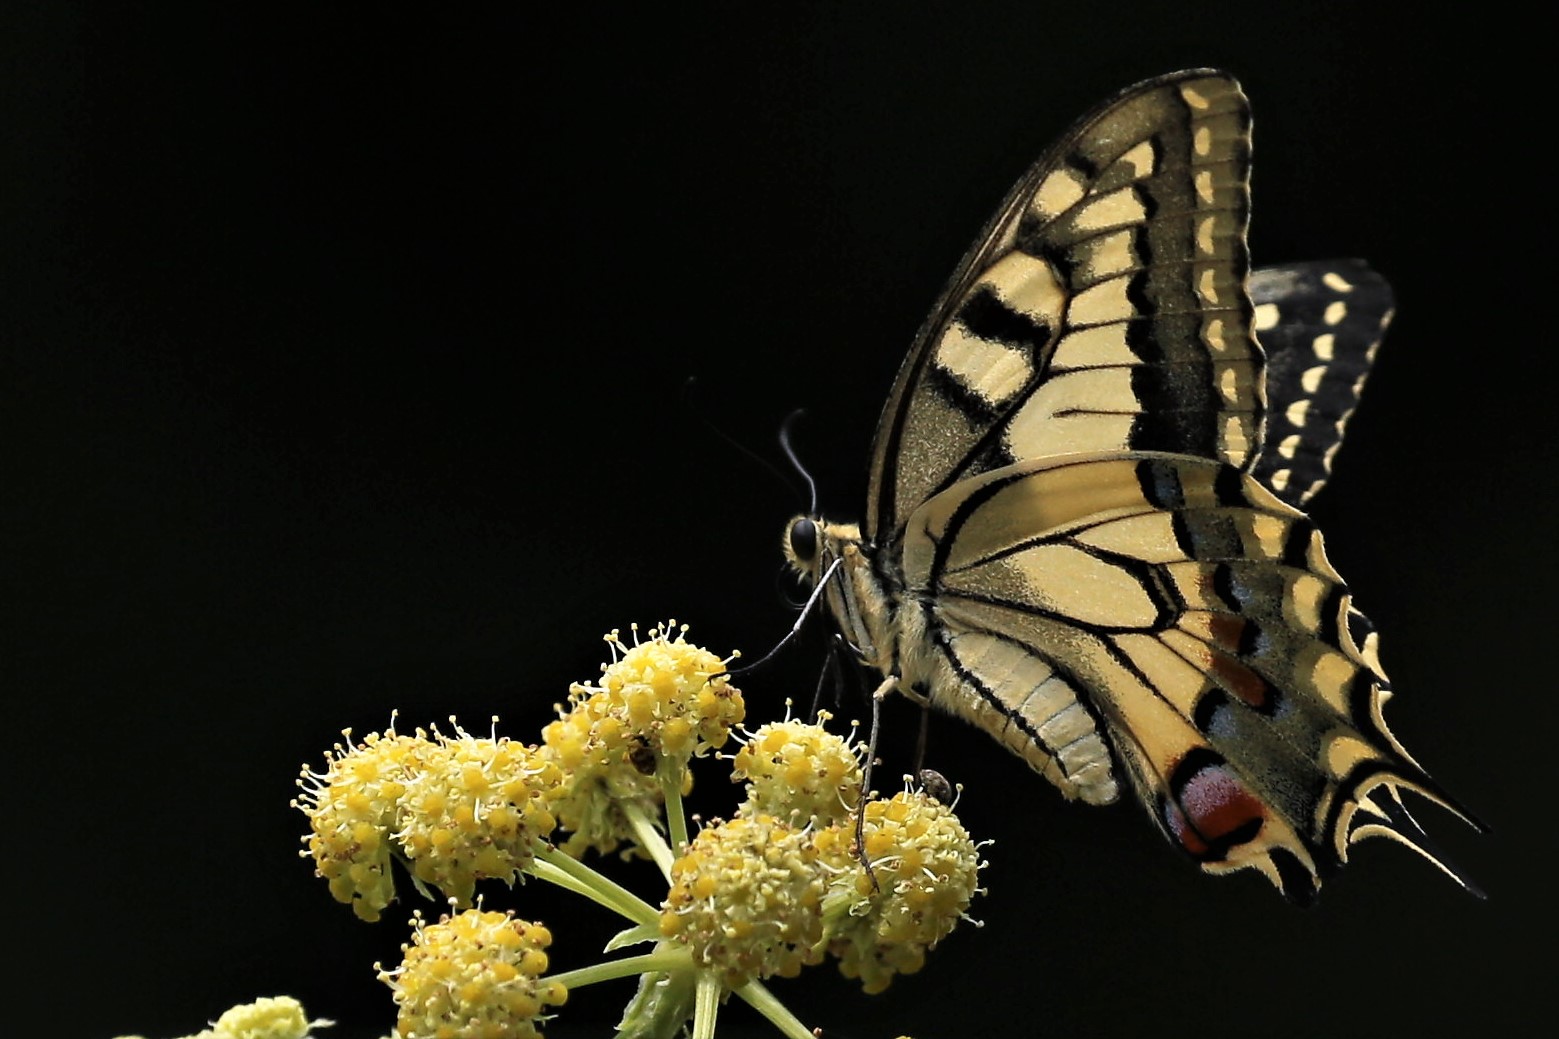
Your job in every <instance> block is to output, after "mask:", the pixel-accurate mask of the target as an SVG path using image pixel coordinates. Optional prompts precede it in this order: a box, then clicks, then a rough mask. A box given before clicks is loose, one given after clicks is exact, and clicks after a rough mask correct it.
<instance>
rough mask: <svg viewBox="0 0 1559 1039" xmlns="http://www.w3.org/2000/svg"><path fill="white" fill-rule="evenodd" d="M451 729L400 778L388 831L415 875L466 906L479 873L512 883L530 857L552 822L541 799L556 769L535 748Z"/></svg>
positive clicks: (557, 776)
mask: <svg viewBox="0 0 1559 1039" xmlns="http://www.w3.org/2000/svg"><path fill="white" fill-rule="evenodd" d="M456 732H457V734H458V735H457V736H455V737H454V738H446V737H443V736H440V737H439V742H438V743H437V744H436V747H435V749H433V750H432V751H431V752H430V753H429V754H428V757H427V758H426V759H425V760H424V762H423V768H422V771H421V772H419V773H418V774H416V775H415V776H414V777H412V779H411V782H410V783H408V784H407V787H406V793H405V795H404V796H403V797H402V799H401V804H402V814H401V818H402V819H403V820H404V823H403V826H402V828H401V829H400V831H399V832H397V833H396V834H395V835H394V836H395V838H396V840H397V841H399V842H400V846H401V847H402V848H403V849H404V850H405V852H406V857H407V858H408V859H410V860H411V865H412V872H413V874H414V875H415V876H416V877H417V879H418V880H421V881H423V882H424V883H428V884H432V885H433V886H434V887H436V888H438V889H439V890H440V891H442V892H444V894H445V895H447V896H449V897H450V898H453V899H454V900H455V901H456V902H457V903H458V904H460V905H462V906H465V905H469V904H470V903H471V896H472V894H473V893H474V891H475V888H476V882H477V880H478V879H482V878H489V877H491V878H496V879H498V880H502V881H503V882H504V883H506V884H509V885H510V886H513V884H514V881H515V878H517V877H518V876H519V874H520V871H521V870H523V869H525V868H526V867H527V866H529V865H530V864H531V861H532V860H533V859H534V858H535V855H536V848H537V846H538V845H539V844H541V842H543V841H544V840H545V839H546V837H547V836H548V835H549V834H550V833H552V831H553V829H554V828H555V827H556V826H557V821H556V820H555V819H554V818H553V816H552V813H551V812H550V811H549V810H548V807H547V805H548V802H549V801H550V800H551V798H552V797H553V796H554V794H555V792H556V790H557V788H558V786H559V785H560V784H561V782H562V778H563V777H562V773H561V772H559V771H558V767H557V766H556V765H554V764H553V763H552V762H550V761H546V760H544V759H543V758H542V757H541V756H540V754H538V753H537V751H536V750H535V749H534V748H531V747H527V746H525V745H524V744H521V743H514V742H512V741H510V740H506V739H496V738H491V739H479V738H477V737H474V736H471V735H470V734H469V733H466V732H464V731H462V730H460V729H459V728H458V727H457V728H456Z"/></svg>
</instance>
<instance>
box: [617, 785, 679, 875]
mask: <svg viewBox="0 0 1559 1039" xmlns="http://www.w3.org/2000/svg"><path fill="white" fill-rule="evenodd" d="M678 807H679V809H680V806H678ZM622 810H623V814H624V815H626V816H627V817H628V825H629V826H631V827H633V836H634V838H635V839H636V840H637V841H638V842H639V847H641V848H643V849H644V850H645V851H646V852H648V853H649V856H650V858H652V859H654V860H655V865H656V866H657V867H659V869H660V875H661V876H663V877H665V878H666V879H667V880H668V881H669V880H670V879H671V863H672V861H673V860H674V856H673V855H672V854H671V848H670V846H668V845H667V844H666V841H665V839H664V838H662V837H661V835H660V831H659V830H657V829H655V824H654V823H652V822H651V821H650V819H649V816H647V815H645V814H644V810H643V809H642V808H640V807H639V806H638V805H636V804H633V803H631V802H628V803H625V804H623V805H622Z"/></svg>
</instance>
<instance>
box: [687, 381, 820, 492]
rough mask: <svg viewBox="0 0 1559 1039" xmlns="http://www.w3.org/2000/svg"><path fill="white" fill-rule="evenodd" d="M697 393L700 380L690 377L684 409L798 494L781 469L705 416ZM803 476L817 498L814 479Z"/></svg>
mask: <svg viewBox="0 0 1559 1039" xmlns="http://www.w3.org/2000/svg"><path fill="white" fill-rule="evenodd" d="M697 392H698V379H697V377H696V376H692V375H690V376H688V378H687V381H686V382H684V383H683V384H682V406H683V407H684V408H686V409H687V410H688V411H690V412H692V413H693V415H695V416H696V417H697V418H698V421H700V422H702V423H703V424H704V426H705V428H707V429H708V430H709V431H710V432H711V433H713V434H714V435H715V436H717V437H719V438H720V439H721V440H723V441H725V442H726V443H727V444H728V445H730V446H731V447H732V448H734V449H735V450H736V451H737V452H738V453H740V454H742V455H745V456H746V457H747V458H748V459H749V460H751V461H753V462H756V463H758V465H759V466H760V467H761V468H762V469H764V470H765V471H766V472H768V473H769V475H770V476H773V477H774V478H775V479H776V480H778V481H779V482H780V483H781V484H782V485H784V488H785V490H786V491H787V492H788V493H790V494H795V493H796V485H795V484H793V483H791V482H790V479H789V478H788V477H787V476H786V475H785V474H784V473H783V472H781V471H780V469H779V467H777V466H776V465H775V464H774V463H773V462H771V461H769V460H768V459H767V458H764V457H763V456H762V455H760V454H758V452H756V451H754V450H753V449H752V448H750V447H748V446H747V445H746V444H744V443H742V442H741V441H740V440H737V439H736V438H735V437H734V436H732V435H731V434H729V433H727V432H726V431H725V430H723V429H721V428H720V427H719V426H717V425H715V423H714V420H713V419H711V418H710V417H709V416H708V415H707V414H705V413H704V410H703V409H702V408H700V407H698V406H697V402H696V400H695V397H696V396H697ZM792 414H795V413H794V412H792ZM785 421H787V422H788V421H790V420H789V419H788V418H787V419H786V420H785ZM783 442H784V437H783V434H781V443H783ZM791 463H792V464H794V463H795V459H794V458H792V459H791ZM801 475H802V476H804V477H806V481H807V486H808V488H810V489H811V490H812V495H813V497H814V498H815V497H816V494H817V491H816V489H815V488H812V478H811V477H810V476H807V474H806V473H804V472H803V473H802V474H801Z"/></svg>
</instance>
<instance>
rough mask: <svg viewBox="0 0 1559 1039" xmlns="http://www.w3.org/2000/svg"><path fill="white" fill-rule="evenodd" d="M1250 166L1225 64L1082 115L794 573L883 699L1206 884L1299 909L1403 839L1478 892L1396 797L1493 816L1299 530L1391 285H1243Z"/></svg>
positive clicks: (1051, 155) (1321, 271)
mask: <svg viewBox="0 0 1559 1039" xmlns="http://www.w3.org/2000/svg"><path fill="white" fill-rule="evenodd" d="M1249 169H1250V113H1249V109H1248V106H1247V102H1246V99H1245V96H1244V94H1243V93H1241V91H1240V88H1239V85H1238V84H1237V83H1236V82H1235V80H1234V79H1233V78H1232V77H1230V76H1229V75H1227V74H1224V73H1221V72H1216V71H1211V70H1193V71H1186V72H1178V73H1174V74H1172V75H1168V76H1164V77H1162V78H1159V79H1154V80H1150V81H1148V82H1145V83H1141V84H1139V85H1137V86H1134V87H1132V88H1130V89H1128V90H1126V91H1125V92H1124V93H1122V94H1121V95H1119V96H1118V97H1116V98H1115V99H1113V100H1111V101H1109V102H1108V103H1106V104H1105V105H1103V106H1101V107H1100V108H1098V109H1097V110H1095V111H1094V112H1093V113H1092V114H1090V115H1088V116H1086V117H1085V118H1084V119H1082V120H1081V121H1080V122H1079V123H1077V124H1076V126H1075V127H1074V128H1073V129H1072V130H1071V132H1069V133H1068V134H1067V135H1066V136H1065V137H1064V138H1062V140H1061V141H1060V142H1059V143H1058V144H1056V145H1055V146H1054V147H1052V148H1051V150H1050V151H1049V152H1048V153H1047V154H1046V155H1045V156H1044V157H1043V158H1041V159H1040V160H1039V161H1038V162H1037V163H1036V164H1035V165H1034V166H1033V167H1032V168H1031V169H1030V170H1029V171H1028V172H1027V173H1026V174H1025V175H1024V176H1023V178H1022V179H1021V180H1020V181H1019V182H1018V184H1017V186H1016V187H1015V188H1013V190H1012V191H1011V193H1010V194H1009V195H1008V196H1007V198H1006V200H1005V201H1004V202H1003V203H1002V205H1001V207H1000V208H999V209H998V210H997V212H996V215H995V216H994V217H993V218H992V220H991V222H990V223H989V225H988V226H987V227H986V229H985V231H984V233H983V234H982V235H981V236H980V238H979V239H978V240H977V242H976V243H975V245H974V247H973V249H972V250H971V251H970V252H969V254H968V255H967V256H966V257H965V258H964V260H963V262H962V263H961V264H960V266H959V267H958V269H957V271H956V272H955V273H954V275H953V278H952V280H951V282H950V283H949V285H948V287H947V289H946V290H945V291H944V293H943V295H942V298H941V300H940V301H939V302H938V303H937V304H936V307H935V309H934V310H933V311H932V312H931V316H930V318H929V319H928V320H927V322H926V324H925V325H924V326H923V328H922V329H921V331H920V333H919V335H918V337H917V338H916V340H915V344H914V346H913V348H912V349H911V350H910V352H909V356H908V357H907V358H906V359H905V361H904V365H903V367H902V368H901V370H900V371H899V375H898V379H897V381H896V383H895V384H894V387H893V391H892V393H891V395H890V396H889V398H888V402H887V406H886V408H885V409H884V411H883V414H882V418H881V420H880V423H879V425H878V428H877V434H876V440H875V444H874V448H873V453H872V462H871V482H870V486H869V492H868V500H867V511H866V516H865V521H864V523H863V524H861V525H859V526H856V525H844V524H835V523H830V522H827V521H825V520H823V519H821V518H818V517H808V516H800V517H797V518H796V519H794V520H793V521H792V523H791V525H790V527H789V529H788V531H787V535H786V539H785V548H786V553H787V556H788V557H789V559H790V562H791V564H792V565H793V566H794V567H795V568H796V569H797V570H798V571H800V572H801V573H802V574H803V576H804V577H807V578H810V580H811V581H812V582H814V584H815V583H816V582H818V581H822V580H827V581H828V587H827V588H825V589H823V594H824V596H825V600H826V602H827V604H828V607H829V612H830V613H831V614H832V616H833V618H834V620H835V622H836V623H837V625H838V626H839V628H840V631H841V633H842V635H843V636H844V638H845V639H846V640H847V641H848V642H849V644H850V645H851V647H852V648H853V650H854V651H855V652H856V653H857V654H858V655H859V657H860V659H861V660H862V661H863V662H864V663H865V664H867V665H869V666H871V667H873V668H875V669H877V670H878V671H880V672H881V673H882V674H883V675H884V676H885V682H884V691H885V690H887V689H888V688H896V689H898V690H899V691H901V692H903V693H905V694H906V695H908V696H909V697H910V698H911V699H914V700H917V701H919V702H922V703H929V704H930V705H931V706H933V707H936V708H939V709H941V710H943V711H947V712H950V713H952V714H955V715H959V716H961V717H963V718H965V719H967V720H968V721H970V722H972V723H974V724H975V725H977V726H979V727H980V728H982V729H984V730H985V731H987V732H988V733H990V734H991V735H992V736H993V737H995V738H996V739H997V740H998V741H999V742H1001V743H1002V744H1004V745H1005V746H1007V747H1008V748H1009V749H1010V750H1011V751H1012V752H1013V753H1015V754H1017V755H1018V756H1019V757H1021V758H1022V759H1023V760H1025V761H1027V762H1028V763H1029V764H1030V765H1031V766H1032V767H1033V768H1034V770H1035V771H1037V772H1039V773H1040V774H1042V775H1043V776H1044V777H1045V778H1046V779H1048V780H1050V782H1051V783H1053V784H1054V785H1055V786H1056V787H1058V788H1059V789H1060V790H1061V792H1062V793H1063V794H1064V795H1065V796H1066V797H1068V798H1075V799H1078V800H1081V801H1084V802H1087V803H1089V804H1107V803H1110V802H1113V801H1115V800H1116V799H1117V797H1119V796H1120V793H1121V789H1122V787H1125V788H1127V789H1128V790H1130V791H1132V792H1133V793H1135V795H1136V797H1137V798H1138V800H1139V801H1141V803H1142V804H1143V805H1144V806H1145V807H1146V809H1147V811H1148V813H1149V815H1150V816H1151V817H1152V819H1153V821H1154V822H1155V823H1156V824H1157V826H1158V828H1159V829H1160V830H1161V831H1162V832H1163V833H1164V835H1165V836H1166V837H1167V838H1168V839H1169V841H1170V842H1171V843H1172V844H1174V845H1175V846H1176V847H1178V848H1180V849H1181V850H1182V851H1184V852H1186V853H1187V854H1189V855H1190V856H1191V857H1192V858H1193V859H1195V860H1196V861H1198V862H1199V863H1200V864H1201V865H1202V868H1203V869H1205V870H1206V871H1208V872H1210V873H1224V872H1229V871H1233V870H1239V869H1247V868H1251V869H1257V870H1259V871H1260V872H1261V873H1263V874H1264V875H1266V876H1267V877H1268V879H1270V880H1271V881H1272V883H1274V884H1275V885H1276V886H1277V887H1278V889H1279V890H1280V891H1282V892H1283V894H1284V895H1286V896H1288V897H1289V898H1290V899H1293V900H1295V901H1299V902H1305V901H1308V900H1309V899H1310V898H1311V897H1312V896H1313V894H1314V893H1315V891H1316V890H1317V888H1318V887H1319V884H1320V882H1321V880H1322V878H1324V877H1325V876H1326V875H1327V874H1329V873H1330V872H1331V871H1333V870H1334V869H1335V868H1337V867H1338V866H1340V865H1341V864H1342V863H1343V862H1344V861H1345V860H1346V858H1347V855H1348V849H1349V846H1350V845H1351V844H1352V843H1353V842H1355V841H1357V840H1359V839H1360V838H1363V837H1368V836H1388V837H1392V838H1395V839H1396V840H1398V841H1401V842H1403V843H1405V844H1407V845H1409V846H1410V847H1413V848H1414V849H1415V850H1417V851H1419V852H1420V853H1421V854H1423V855H1424V856H1425V857H1427V858H1428V859H1429V860H1430V861H1431V862H1434V863H1435V864H1436V865H1438V866H1440V867H1441V868H1442V869H1444V870H1445V871H1446V872H1447V873H1449V874H1450V875H1451V876H1452V877H1455V878H1456V879H1457V880H1459V881H1461V882H1462V883H1464V884H1466V881H1465V880H1463V878H1461V877H1460V876H1459V875H1458V874H1457V873H1456V872H1455V871H1454V870H1453V869H1452V868H1451V867H1449V866H1448V865H1446V864H1445V863H1444V862H1443V860H1442V859H1441V858H1440V857H1439V856H1438V854H1437V853H1436V852H1434V851H1433V850H1432V849H1431V847H1430V846H1429V845H1428V843H1427V841H1426V839H1425V838H1424V836H1423V833H1422V831H1421V830H1419V828H1418V826H1417V824H1416V823H1415V822H1414V821H1413V820H1412V819H1411V817H1410V816H1408V814H1407V812H1406V811H1405V810H1404V808H1403V806H1402V803H1401V801H1400V799H1399V791H1400V790H1401V789H1403V788H1406V789H1409V790H1413V791H1416V792H1417V793H1418V794H1421V795H1423V796H1424V797H1427V798H1428V799H1429V800H1431V801H1434V802H1437V803H1439V804H1441V805H1442V806H1444V807H1446V808H1447V809H1449V810H1450V811H1452V812H1454V813H1456V814H1458V815H1460V816H1462V817H1463V818H1465V819H1467V820H1468V821H1469V822H1470V823H1472V825H1474V826H1477V825H1478V824H1477V823H1476V822H1475V821H1473V820H1472V819H1471V818H1470V817H1469V816H1468V815H1467V813H1465V812H1464V811H1462V810H1461V809H1460V808H1459V807H1457V806H1456V805H1455V803H1454V802H1453V801H1452V800H1451V799H1450V797H1449V796H1448V795H1446V794H1445V793H1444V791H1442V790H1441V789H1440V787H1439V786H1438V785H1437V784H1436V783H1435V782H1434V781H1433V780H1431V779H1430V778H1429V776H1428V775H1427V774H1426V773H1425V772H1424V770H1423V769H1422V768H1420V767H1419V765H1418V764H1417V763H1416V762H1415V761H1414V760H1413V759H1412V758H1411V757H1410V756H1409V755H1408V753H1407V751H1406V750H1405V749H1403V747H1402V746H1401V744H1399V743H1398V742H1397V740H1396V739H1395V738H1394V737H1393V736H1392V734H1391V732H1390V731H1389V730H1388V729H1387V727H1386V724H1385V721H1384V719H1383V718H1382V715H1381V706H1382V704H1383V703H1384V702H1385V700H1386V699H1387V698H1388V697H1389V696H1390V686H1389V684H1388V682H1387V680H1386V676H1385V674H1384V672H1383V671H1382V670H1381V667H1380V662H1379V659H1378V657H1377V654H1376V641H1377V640H1376V635H1375V632H1374V629H1373V627H1372V626H1371V625H1370V623H1369V621H1368V620H1366V619H1365V617H1364V615H1363V614H1361V613H1360V612H1359V611H1358V610H1356V609H1355V608H1354V606H1353V602H1352V598H1351V596H1350V595H1349V592H1348V589H1347V586H1346V585H1345V584H1344V583H1343V581H1342V578H1341V577H1339V576H1338V574H1337V572H1336V570H1334V569H1333V568H1332V565H1331V564H1330V563H1329V562H1328V561H1327V558H1326V552H1325V549H1324V547H1323V544H1322V539H1321V535H1320V533H1319V532H1318V531H1317V530H1316V528H1315V525H1314V524H1313V523H1312V522H1311V520H1310V519H1309V518H1307V517H1306V515H1305V514H1304V513H1303V512H1301V511H1300V508H1299V507H1300V506H1301V505H1303V504H1304V503H1305V501H1306V500H1308V499H1309V497H1310V496H1311V495H1313V494H1315V493H1316V491H1317V490H1319V489H1320V488H1321V486H1322V485H1323V484H1324V483H1325V481H1326V478H1327V474H1328V471H1329V466H1330V462H1331V458H1332V455H1333V453H1334V452H1335V451H1336V450H1337V446H1338V444H1339V443H1340V441H1341V438H1342V432H1343V425H1344V423H1345V422H1346V420H1347V418H1348V415H1349V413H1350V412H1351V410H1352V408H1353V406H1354V404H1355V402H1356V400H1357V394H1358V392H1359V389H1360V387H1361V385H1362V383H1363V381H1364V378H1365V375H1366V373H1367V371H1368V369H1369V365H1370V361H1371V358H1372V357H1373V354H1374V350H1375V346H1376V344H1377V342H1378V341H1379V338H1380V335H1381V332H1382V330H1383V328H1384V326H1385V324H1386V321H1387V319H1388V317H1389V315H1390V308H1391V295H1390V290H1389V289H1388V288H1387V286H1386V283H1385V282H1384V281H1383V280H1382V279H1381V278H1380V277H1379V276H1378V275H1376V274H1375V273H1374V272H1373V271H1371V270H1370V269H1369V268H1368V267H1367V266H1365V265H1364V264H1362V263H1360V262H1358V261H1346V262H1337V263H1317V264H1300V265H1297V266H1292V267H1281V268H1273V269H1264V270H1256V271H1251V270H1250V266H1249V260H1248V257H1247V252H1246V244H1245V230H1246V222H1247V216H1248V211H1249V191H1248V181H1249ZM1258 337H1259V340H1258ZM836 564H837V569H834V568H835V567H836ZM830 573H832V576H831V577H830V576H828V575H830ZM1469 886H1470V885H1469Z"/></svg>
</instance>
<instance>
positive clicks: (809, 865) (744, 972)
mask: <svg viewBox="0 0 1559 1039" xmlns="http://www.w3.org/2000/svg"><path fill="white" fill-rule="evenodd" d="M826 880H827V873H826V871H825V870H824V869H823V868H822V863H820V861H819V852H818V849H817V847H816V845H815V844H814V843H813V841H812V839H811V834H810V833H809V832H807V831H805V830H798V829H795V828H793V827H791V826H789V825H787V824H785V823H783V822H780V821H779V820H777V819H775V818H774V817H773V816H770V815H755V816H751V817H745V816H737V817H736V818H734V819H731V820H730V821H729V822H721V823H716V824H715V825H712V826H708V827H706V828H705V829H704V830H702V831H701V832H700V833H699V835H698V836H697V837H695V838H694V839H693V842H692V843H691V844H690V845H689V846H688V849H687V853H686V854H685V855H683V856H682V857H681V858H679V859H678V860H677V861H676V863H675V864H673V865H672V867H671V892H670V893H669V894H668V895H667V896H666V901H665V902H664V903H663V904H662V907H661V916H660V931H661V934H662V935H663V936H664V937H667V938H672V939H675V940H677V941H679V942H681V943H682V944H684V945H686V946H687V947H688V949H689V951H690V952H691V953H692V955H693V960H694V962H695V963H697V964H698V965H699V966H701V967H705V968H712V969H716V970H719V971H721V972H722V973H723V974H724V978H725V983H726V985H727V987H729V988H736V987H738V986H741V985H744V984H746V983H747V982H748V981H751V980H753V979H754V978H766V977H769V976H771V975H775V974H778V975H780V976H781V977H794V976H795V975H796V974H797V973H799V972H800V970H801V968H802V966H804V965H805V964H809V963H817V962H819V961H820V960H821V959H822V950H821V948H819V941H820V939H821V938H822V936H823V931H822V925H823V918H822V916H821V914H820V913H819V911H818V910H819V907H820V906H821V905H822V902H823V895H824V894H825V893H826V892H827V883H826Z"/></svg>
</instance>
